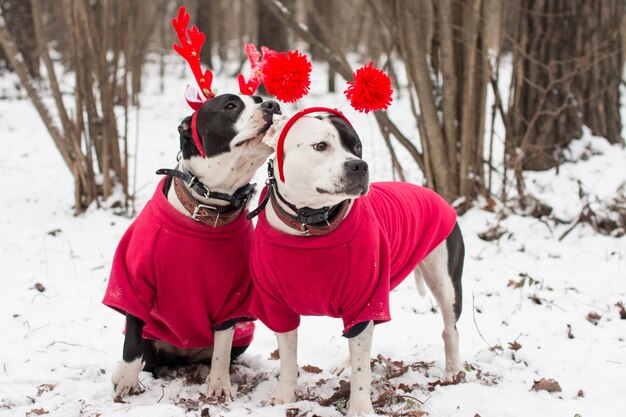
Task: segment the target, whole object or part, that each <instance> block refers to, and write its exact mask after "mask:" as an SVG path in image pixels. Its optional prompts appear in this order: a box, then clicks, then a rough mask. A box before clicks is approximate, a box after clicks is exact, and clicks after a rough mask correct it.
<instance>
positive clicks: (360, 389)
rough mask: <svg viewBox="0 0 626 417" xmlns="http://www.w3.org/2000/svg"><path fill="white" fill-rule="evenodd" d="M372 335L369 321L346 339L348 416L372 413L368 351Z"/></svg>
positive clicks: (371, 325)
mask: <svg viewBox="0 0 626 417" xmlns="http://www.w3.org/2000/svg"><path fill="white" fill-rule="evenodd" d="M373 336H374V322H372V321H370V322H369V324H368V325H367V327H366V328H365V330H363V331H362V332H361V334H359V335H358V336H355V337H353V338H351V339H349V340H348V347H349V349H350V365H351V367H352V374H351V375H350V400H349V401H348V416H362V415H364V414H372V413H374V407H372V399H371V392H370V391H371V386H372V371H371V368H370V353H371V351H372V338H373Z"/></svg>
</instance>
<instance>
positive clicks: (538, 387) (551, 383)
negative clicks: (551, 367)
mask: <svg viewBox="0 0 626 417" xmlns="http://www.w3.org/2000/svg"><path fill="white" fill-rule="evenodd" d="M531 389H532V390H533V391H548V392H561V386H560V385H559V383H558V382H556V381H555V380H554V379H545V378H541V379H540V380H539V381H534V384H533V387H532V388H531Z"/></svg>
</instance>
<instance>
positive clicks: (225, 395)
mask: <svg viewBox="0 0 626 417" xmlns="http://www.w3.org/2000/svg"><path fill="white" fill-rule="evenodd" d="M207 395H208V396H209V397H213V398H217V399H218V400H219V401H227V400H232V399H233V397H234V395H235V393H234V391H233V390H232V388H231V385H230V377H229V376H228V375H226V377H209V392H208V393H207Z"/></svg>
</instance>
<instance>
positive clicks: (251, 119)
mask: <svg viewBox="0 0 626 417" xmlns="http://www.w3.org/2000/svg"><path fill="white" fill-rule="evenodd" d="M241 99H242V100H243V101H244V104H245V108H244V110H243V111H242V112H241V115H240V116H239V120H238V121H237V122H236V123H235V130H236V131H237V132H238V133H237V135H236V136H235V138H234V139H233V140H232V141H231V146H230V151H229V152H226V153H221V154H219V155H217V156H214V157H211V158H202V157H201V156H192V157H191V158H189V159H188V160H181V161H180V162H179V166H178V169H181V168H182V166H185V167H186V168H187V169H188V170H189V171H190V172H192V173H193V174H194V175H195V176H196V177H198V179H199V180H200V182H202V183H203V184H205V185H206V186H207V187H209V189H211V190H212V191H219V192H222V193H227V194H232V193H234V192H235V191H237V189H239V188H241V187H243V186H244V185H246V184H247V183H249V182H250V181H251V180H252V177H254V174H255V173H256V170H257V169H259V167H260V166H261V165H263V163H264V162H265V161H266V160H267V157H268V156H270V155H271V153H272V148H270V147H269V146H267V145H266V144H265V143H263V141H262V139H263V136H264V134H263V133H259V131H260V130H261V128H262V127H263V126H265V121H264V119H263V111H262V110H261V105H260V104H257V103H255V102H254V100H253V99H252V98H250V97H248V96H242V97H241ZM244 142H245V143H244ZM240 143H243V144H242V145H239V146H237V145H238V144H240ZM194 197H195V198H196V199H197V200H198V201H201V202H202V203H204V204H207V205H211V206H224V205H227V204H228V203H227V202H225V201H222V200H215V199H206V198H203V197H200V196H199V195H197V194H195V193H194ZM167 199H168V200H169V201H170V202H171V203H172V205H173V206H174V207H176V209H177V210H178V211H180V212H181V213H183V214H185V215H186V216H189V213H188V212H187V210H186V209H185V208H184V207H183V205H182V204H181V203H180V201H179V200H178V198H177V197H176V192H175V191H174V187H171V188H170V191H169V193H168V195H167Z"/></svg>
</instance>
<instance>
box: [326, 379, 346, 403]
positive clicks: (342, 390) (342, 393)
mask: <svg viewBox="0 0 626 417" xmlns="http://www.w3.org/2000/svg"><path fill="white" fill-rule="evenodd" d="M349 396H350V383H349V382H348V381H345V380H343V379H341V380H339V389H338V390H337V391H335V393H334V394H333V395H332V396H331V397H330V398H326V399H323V398H322V399H320V400H319V401H318V404H319V405H321V406H324V407H327V406H329V405H331V404H334V403H336V402H337V401H339V400H341V399H344V398H348V397H349Z"/></svg>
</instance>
